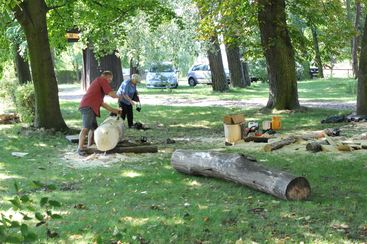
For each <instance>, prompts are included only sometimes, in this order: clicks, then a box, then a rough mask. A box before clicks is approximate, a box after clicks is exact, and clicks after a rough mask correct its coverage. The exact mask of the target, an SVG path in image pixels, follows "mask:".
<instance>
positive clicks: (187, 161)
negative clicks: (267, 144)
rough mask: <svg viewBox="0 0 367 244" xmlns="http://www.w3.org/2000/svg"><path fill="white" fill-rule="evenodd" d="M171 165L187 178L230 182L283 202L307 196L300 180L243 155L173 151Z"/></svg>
mask: <svg viewBox="0 0 367 244" xmlns="http://www.w3.org/2000/svg"><path fill="white" fill-rule="evenodd" d="M171 165H172V167H173V168H175V169H176V170H177V171H179V172H182V173H185V174H189V175H202V176H208V177H215V178H220V179H225V180H228V181H233V182H235V183H239V184H241V185H246V186H249V187H251V188H254V189H256V190H259V191H262V192H266V193H269V194H271V195H273V196H276V197H278V198H281V199H286V200H304V199H307V198H308V197H309V195H310V193H311V188H310V184H309V183H308V181H307V179H306V178H304V177H296V176H293V175H291V174H288V173H286V172H284V171H280V170H275V169H269V168H266V167H265V166H263V165H260V164H258V163H257V161H256V160H255V159H252V158H250V157H246V156H245V155H243V154H236V153H231V154H228V153H219V152H199V151H190V150H176V151H175V152H174V153H173V154H172V158H171Z"/></svg>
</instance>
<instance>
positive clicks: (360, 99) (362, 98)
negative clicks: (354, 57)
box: [357, 15, 367, 115]
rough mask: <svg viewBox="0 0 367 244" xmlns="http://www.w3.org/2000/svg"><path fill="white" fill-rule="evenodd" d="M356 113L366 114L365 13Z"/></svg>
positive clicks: (366, 21)
mask: <svg viewBox="0 0 367 244" xmlns="http://www.w3.org/2000/svg"><path fill="white" fill-rule="evenodd" d="M357 114H358V115H367V15H366V17H365V23H364V29H363V36H362V44H361V55H360V57H359V73H358V91H357Z"/></svg>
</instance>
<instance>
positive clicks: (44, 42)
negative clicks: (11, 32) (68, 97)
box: [13, 0, 67, 130]
mask: <svg viewBox="0 0 367 244" xmlns="http://www.w3.org/2000/svg"><path fill="white" fill-rule="evenodd" d="M49 10H50V8H49V7H48V6H47V5H46V3H45V1H44V0H24V1H23V2H21V3H19V4H18V5H16V6H15V7H14V8H13V11H14V14H15V17H16V19H17V20H18V22H19V23H20V25H21V26H22V27H23V30H24V32H25V35H26V38H27V43H28V48H29V58H30V60H31V67H32V77H33V84H34V88H35V89H34V90H35V97H36V113H35V121H34V126H35V127H37V128H41V127H44V128H47V129H51V128H52V129H55V130H66V129H67V126H66V124H65V121H64V119H63V117H62V115H61V111H60V104H59V97H58V88H57V81H56V76H55V70H54V67H53V62H52V58H51V50H50V44H49V39H48V30H47V22H46V14H47V12H48V11H49Z"/></svg>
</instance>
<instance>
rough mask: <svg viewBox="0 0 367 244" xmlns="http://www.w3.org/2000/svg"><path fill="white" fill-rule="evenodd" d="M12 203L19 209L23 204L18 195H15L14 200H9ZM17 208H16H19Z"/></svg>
mask: <svg viewBox="0 0 367 244" xmlns="http://www.w3.org/2000/svg"><path fill="white" fill-rule="evenodd" d="M9 201H10V202H11V203H12V204H13V208H14V207H16V208H17V209H20V208H21V205H20V199H19V197H18V196H16V197H14V198H13V199H12V200H9ZM17 209H15V210H17Z"/></svg>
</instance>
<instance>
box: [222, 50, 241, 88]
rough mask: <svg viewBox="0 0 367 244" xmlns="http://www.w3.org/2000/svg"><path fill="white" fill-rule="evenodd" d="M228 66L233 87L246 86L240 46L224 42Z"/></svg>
mask: <svg viewBox="0 0 367 244" xmlns="http://www.w3.org/2000/svg"><path fill="white" fill-rule="evenodd" d="M226 53H227V60H228V68H229V73H230V77H231V84H232V86H233V87H240V88H243V87H246V83H245V77H244V73H243V70H242V65H241V57H240V48H239V47H238V45H235V44H226Z"/></svg>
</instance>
